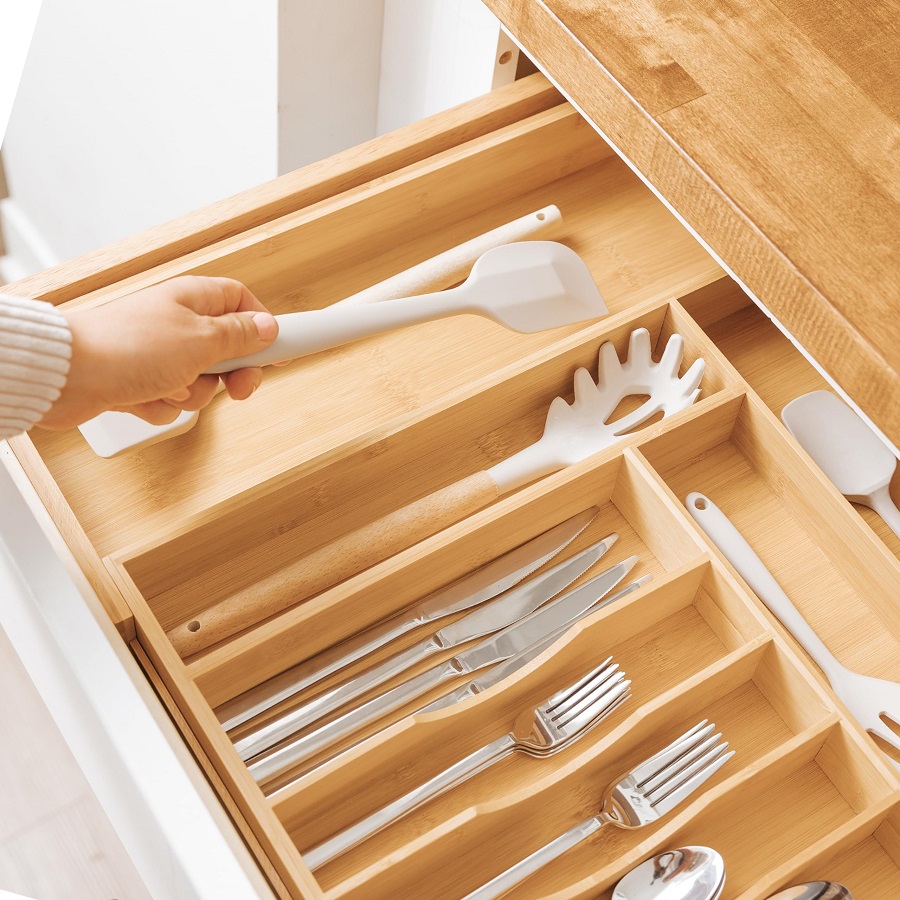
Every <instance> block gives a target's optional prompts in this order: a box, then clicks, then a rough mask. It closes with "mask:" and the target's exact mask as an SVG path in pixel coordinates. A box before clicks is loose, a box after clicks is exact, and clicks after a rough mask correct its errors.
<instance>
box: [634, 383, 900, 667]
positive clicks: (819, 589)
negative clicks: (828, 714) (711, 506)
mask: <svg viewBox="0 0 900 900" xmlns="http://www.w3.org/2000/svg"><path fill="white" fill-rule="evenodd" d="M732 411H733V416H732V417H731V418H730V419H722V420H720V421H718V422H716V423H715V425H716V427H715V428H712V427H707V428H703V427H702V425H701V424H700V423H699V422H690V423H685V429H684V430H682V431H680V433H679V434H678V435H675V434H672V435H662V436H660V437H659V438H658V439H653V440H650V441H648V442H647V443H645V444H642V445H641V446H640V448H639V453H640V454H641V455H642V456H643V457H644V458H646V459H647V461H648V462H649V463H650V464H651V465H652V466H653V467H654V468H655V469H656V470H657V471H658V472H659V474H660V476H661V477H662V479H663V481H664V482H665V484H666V485H667V486H668V488H669V489H670V491H671V494H672V495H673V496H674V498H675V499H676V500H677V502H678V503H679V504H683V502H684V498H685V497H686V496H687V494H688V493H690V492H691V491H700V492H702V493H704V494H706V495H707V496H708V497H709V498H710V500H712V501H713V502H714V503H716V504H717V505H718V506H719V507H720V508H721V509H722V511H723V512H724V513H725V514H726V515H727V516H728V517H729V518H730V519H731V520H732V521H733V522H734V524H735V525H736V526H737V528H738V530H739V531H741V532H742V534H743V535H744V537H745V538H746V539H747V541H748V542H749V543H750V545H751V546H752V547H753V549H754V550H755V551H756V552H757V554H758V555H759V556H760V558H761V559H762V560H763V562H764V563H765V564H766V566H767V567H768V568H769V570H770V571H771V572H772V574H773V575H774V576H775V578H776V580H777V581H778V582H779V583H780V584H781V586H782V587H783V588H784V590H785V592H786V593H787V594H788V596H789V597H790V598H791V599H792V600H793V601H794V603H795V605H796V606H797V608H798V609H799V610H800V611H801V613H802V614H803V615H804V617H805V618H806V619H807V621H808V622H809V623H810V625H811V626H812V627H813V629H814V630H815V631H816V633H817V634H818V635H819V636H820V637H821V638H822V640H823V641H824V642H825V643H826V644H827V645H828V647H829V648H830V649H831V650H832V652H834V653H835V655H836V656H837V657H838V658H839V659H840V660H841V661H842V662H843V663H844V664H845V665H846V666H847V667H848V668H851V669H854V670H856V671H860V672H863V673H864V674H868V675H874V676H877V677H882V678H888V679H890V678H892V677H893V678H896V677H897V672H898V671H900V643H898V639H900V617H898V615H897V610H898V607H897V599H896V598H897V596H898V590H897V589H898V588H900V565H898V563H897V560H896V558H894V557H893V555H892V554H891V553H890V552H889V551H888V550H887V549H886V548H885V547H884V545H883V544H881V542H880V541H878V539H877V538H876V537H875V536H874V535H873V534H872V533H871V532H870V531H868V529H866V528H864V527H861V523H860V522H859V520H858V517H857V516H856V515H855V513H854V512H853V510H852V508H851V507H850V505H849V504H847V503H846V501H845V500H843V498H842V497H841V496H840V495H839V494H838V493H837V491H836V490H835V489H834V487H833V486H832V485H830V484H829V483H828V482H827V481H826V480H825V478H824V476H823V475H821V473H819V472H818V470H814V469H812V468H811V467H810V466H809V465H808V464H807V461H806V460H807V458H806V456H805V454H803V453H802V451H800V449H799V447H797V445H796V443H795V442H794V441H793V440H792V439H791V438H790V436H789V435H788V434H787V432H786V430H785V429H784V428H783V426H781V424H780V422H778V421H777V420H776V419H775V418H774V416H773V415H772V413H771V412H770V411H769V410H768V409H767V408H766V407H765V406H764V404H762V402H761V401H760V400H759V399H758V398H757V397H755V395H753V394H752V393H749V394H748V395H747V396H746V397H745V398H744V399H743V400H742V401H741V402H740V404H739V405H738V404H737V403H735V405H734V407H733V408H732ZM706 421H707V422H708V423H709V422H710V421H711V420H706ZM694 527H696V526H694ZM697 531H698V532H699V533H701V534H702V532H700V531H699V528H697ZM710 546H711V545H710ZM714 552H715V551H714ZM776 627H780V626H776Z"/></svg>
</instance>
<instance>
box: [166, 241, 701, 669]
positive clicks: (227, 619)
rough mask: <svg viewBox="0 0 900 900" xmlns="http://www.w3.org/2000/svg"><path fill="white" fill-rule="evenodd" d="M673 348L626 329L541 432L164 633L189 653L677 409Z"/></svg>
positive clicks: (693, 377)
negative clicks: (623, 405)
mask: <svg viewBox="0 0 900 900" xmlns="http://www.w3.org/2000/svg"><path fill="white" fill-rule="evenodd" d="M517 246H523V245H517ZM683 354H684V340H683V339H682V337H681V336H680V335H677V334H673V335H672V336H671V337H670V338H669V340H668V342H667V343H666V348H665V350H664V352H663V355H662V358H661V359H660V361H659V362H658V363H656V362H654V361H653V357H652V355H651V347H650V333H649V332H648V331H647V329H646V328H639V329H637V330H636V331H633V332H632V333H631V338H630V341H629V346H628V358H627V360H626V361H625V362H624V363H621V362H620V361H619V357H618V355H617V354H616V348H615V346H614V345H613V344H612V343H611V342H607V343H604V344H603V345H602V346H601V347H600V354H599V355H600V362H599V371H598V379H597V381H596V382H595V381H594V379H593V378H592V376H591V374H590V373H589V372H588V370H587V369H583V368H582V369H578V371H576V372H575V398H574V401H573V402H572V403H571V404H569V403H567V402H566V401H565V400H564V399H563V398H562V397H557V398H556V399H555V400H553V402H552V403H551V404H550V408H549V410H548V412H547V421H546V424H545V426H544V433H543V436H542V437H541V438H540V440H538V441H537V442H536V443H534V444H532V445H530V446H528V447H525V448H524V449H523V450H520V451H519V452H518V453H516V454H514V455H513V456H511V457H509V458H508V459H505V460H503V461H502V462H500V463H498V464H497V465H495V466H493V467H491V468H490V469H486V470H483V471H481V472H476V473H475V474H473V475H469V476H468V477H466V478H464V479H462V480H461V481H458V482H456V483H455V484H452V485H450V486H449V487H446V488H443V489H442V490H440V491H436V492H434V493H433V494H429V495H428V496H426V497H423V498H422V499H420V500H417V501H415V502H413V503H410V504H408V505H407V506H404V507H403V508H402V509H399V510H397V511H395V512H392V513H389V514H388V515H386V516H383V517H382V518H380V519H378V520H377V521H375V522H372V523H370V524H369V525H365V526H363V527H362V528H358V529H356V530H355V531H352V532H350V533H349V534H346V535H343V536H342V537H340V538H338V539H337V540H335V541H332V542H331V543H330V544H326V545H325V546H323V547H320V548H318V549H317V550H314V551H313V552H312V553H310V554H308V555H307V556H305V557H303V558H302V559H298V560H296V561H294V562H292V563H290V564H288V565H287V566H285V567H284V568H282V569H280V570H278V571H277V572H274V573H271V574H270V575H269V576H267V577H265V578H262V579H259V580H258V581H257V582H255V584H254V585H253V586H251V587H249V588H246V589H244V590H241V591H237V592H235V593H233V594H231V595H229V596H228V597H226V598H225V599H224V600H222V601H221V602H219V603H218V604H216V605H214V606H211V607H209V608H208V609H207V610H205V611H204V612H203V613H202V614H201V615H199V616H197V617H196V618H195V619H194V620H192V621H191V622H190V627H188V625H187V624H186V623H182V624H180V625H178V626H176V627H175V628H173V629H172V630H170V631H169V632H168V636H169V638H170V640H171V641H172V643H173V644H174V645H175V647H176V648H177V649H178V651H179V652H180V653H181V654H182V656H188V655H190V654H192V653H196V652H199V651H201V650H203V649H205V648H207V647H209V646H211V645H213V644H215V643H217V642H218V641H220V640H223V639H225V638H227V637H229V636H231V635H232V634H235V633H237V632H238V631H241V630H242V629H244V628H247V627H249V626H250V625H252V624H253V622H254V621H259V620H260V619H262V618H264V617H266V616H271V615H275V614H276V613H279V612H281V611H282V610H284V609H286V608H288V607H289V606H292V605H294V604H295V603H297V602H299V601H300V600H303V599H305V598H306V597H309V596H312V595H313V594H315V593H318V592H319V591H322V590H324V589H326V588H328V587H330V586H331V585H333V584H336V583H337V582H338V581H341V580H342V579H345V578H349V577H351V576H352V575H354V574H356V573H358V572H361V571H363V570H364V569H367V568H369V567H370V566H373V565H375V564H376V563H378V562H381V561H382V560H384V559H387V558H388V557H389V556H392V555H393V554H395V553H399V552H400V551H401V550H403V549H405V548H406V547H410V546H412V545H413V544H415V543H417V542H419V541H421V540H424V539H425V538H427V537H430V536H431V535H433V534H436V533H437V532H438V531H440V530H441V529H443V528H446V527H448V526H450V525H452V524H453V523H454V522H458V521H459V520H460V519H463V518H465V517H466V516H468V515H471V514H472V513H474V512H477V511H478V510H479V509H484V507H486V506H489V505H490V504H491V503H493V502H494V501H495V500H497V499H498V498H499V497H501V496H502V495H504V494H508V493H510V492H512V491H514V490H517V489H518V488H520V487H523V486H524V485H526V484H529V483H530V482H532V481H534V480H535V479H537V478H541V477H543V476H545V475H549V474H551V473H553V472H557V471H559V470H560V469H564V468H565V467H566V466H570V465H573V464H574V463H577V462H580V461H581V460H583V459H586V458H587V457H588V456H591V455H592V454H594V453H598V452H599V451H601V450H603V449H605V448H606V447H609V446H612V445H613V444H615V443H616V441H618V440H621V439H622V438H623V437H624V436H625V435H626V434H628V432H630V431H632V430H634V429H635V428H637V427H639V426H640V425H643V424H645V423H646V422H647V421H649V420H650V419H651V418H653V417H654V416H656V415H658V414H662V417H663V418H665V417H667V416H670V415H672V414H673V413H676V412H678V411H679V410H682V409H685V408H686V407H688V406H690V405H691V404H692V403H693V402H694V401H695V400H696V399H697V397H698V396H699V394H700V388H699V385H700V379H701V378H702V376H703V370H704V362H703V360H702V359H697V360H695V361H694V362H693V364H692V365H691V366H690V368H689V369H688V370H687V371H686V372H685V373H684V375H682V376H680V377H679V374H678V372H679V370H680V367H681V360H682V357H683ZM632 395H639V396H644V395H646V396H647V399H646V400H645V401H644V402H643V403H642V404H641V405H640V406H639V407H638V408H637V409H635V410H634V411H633V412H631V413H629V414H628V415H625V416H623V417H622V418H620V419H617V420H616V421H614V422H610V421H609V418H610V416H612V414H613V413H614V412H615V410H616V408H617V407H618V405H619V403H620V402H621V401H622V400H624V399H625V398H626V397H629V396H632Z"/></svg>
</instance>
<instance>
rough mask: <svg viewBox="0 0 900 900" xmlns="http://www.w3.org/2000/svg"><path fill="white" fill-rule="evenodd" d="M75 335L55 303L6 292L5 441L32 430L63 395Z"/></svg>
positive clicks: (0, 316) (1, 415)
mask: <svg viewBox="0 0 900 900" xmlns="http://www.w3.org/2000/svg"><path fill="white" fill-rule="evenodd" d="M71 344H72V335H71V333H70V331H69V326H68V324H67V323H66V320H65V318H63V316H62V315H61V314H60V313H59V312H58V311H57V310H56V309H54V307H53V306H51V305H50V304H49V303H42V302H40V301H36V300H26V299H21V298H17V297H12V296H10V295H8V294H3V293H0V439H3V438H8V437H12V436H13V435H15V434H19V433H21V432H23V431H27V430H28V429H29V428H31V426H32V425H35V424H36V423H37V422H39V421H40V419H41V418H42V417H43V415H44V414H45V413H46V412H47V411H48V410H49V409H50V407H51V406H52V405H53V403H54V401H55V400H56V399H57V398H58V397H59V395H60V391H61V390H62V388H63V386H64V385H65V383H66V378H67V376H68V373H69V360H70V358H71V353H72V347H71Z"/></svg>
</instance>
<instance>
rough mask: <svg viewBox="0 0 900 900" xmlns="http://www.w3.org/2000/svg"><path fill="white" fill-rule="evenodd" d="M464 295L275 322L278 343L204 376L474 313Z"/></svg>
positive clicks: (450, 292) (334, 308) (462, 291)
mask: <svg viewBox="0 0 900 900" xmlns="http://www.w3.org/2000/svg"><path fill="white" fill-rule="evenodd" d="M469 292H470V289H469V288H468V287H467V286H466V285H465V284H462V285H460V286H459V287H455V288H449V289H447V290H445V291H439V292H437V293H433V294H419V295H418V296H416V297H403V298H402V299H399V300H382V301H381V302H380V303H371V304H367V305H362V306H339V305H337V304H333V305H331V306H328V307H326V308H325V309H313V310H310V311H309V312H297V313H285V314H284V315H281V316H275V319H276V321H277V322H278V337H276V338H275V340H274V341H272V343H271V344H269V346H268V347H266V348H265V349H264V350H259V351H257V352H256V353H251V354H250V355H249V356H241V357H238V358H236V359H226V360H224V361H223V362H219V363H216V364H215V365H214V366H211V367H210V368H209V369H207V370H206V374H208V375H218V374H221V373H222V372H233V371H234V370H235V369H242V368H245V367H247V366H268V365H272V364H273V363H278V362H285V361H287V360H291V359H297V358H298V357H301V356H309V355H311V354H313V353H319V352H321V351H322V350H330V349H331V348H332V347H339V346H341V345H342V344H349V343H352V342H353V341H359V340H362V339H363V338H366V337H372V336H373V335H376V334H384V333H385V332H386V331H394V330H395V329H397V328H403V327H405V326H407V325H417V324H419V323H421V322H431V321H433V320H434V319H440V318H443V317H444V316H453V315H458V314H459V313H466V312H474V310H473V309H471V308H470V307H469V306H468V305H467V303H466V298H467V297H468V295H469ZM425 301H427V302H425Z"/></svg>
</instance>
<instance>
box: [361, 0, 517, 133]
mask: <svg viewBox="0 0 900 900" xmlns="http://www.w3.org/2000/svg"><path fill="white" fill-rule="evenodd" d="M518 54H519V51H518V48H517V47H516V45H515V44H514V43H513V42H512V41H511V40H510V38H509V37H508V36H507V35H506V34H504V33H502V32H501V31H500V25H499V23H498V22H497V19H496V18H495V17H494V15H493V14H492V13H491V12H490V10H488V8H487V7H486V6H484V5H483V4H482V3H481V2H480V0H384V35H383V43H382V49H381V78H380V85H379V95H378V124H377V129H378V133H379V134H384V133H385V132H387V131H393V130H394V129H395V128H399V127H400V126H401V125H405V124H406V123H407V122H412V121H416V120H418V119H424V118H425V117H426V116H430V115H432V114H433V113H436V112H440V111H441V110H444V109H448V108H449V107H451V106H455V105H456V104H457V103H462V102H463V101H464V100H469V99H471V98H472V97H477V96H480V95H481V94H486V93H487V92H488V91H489V90H491V88H492V87H498V86H499V85H500V84H505V83H507V82H510V81H513V79H514V78H515V72H516V62H517V60H518ZM501 58H502V59H503V62H501V61H500V60H501Z"/></svg>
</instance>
